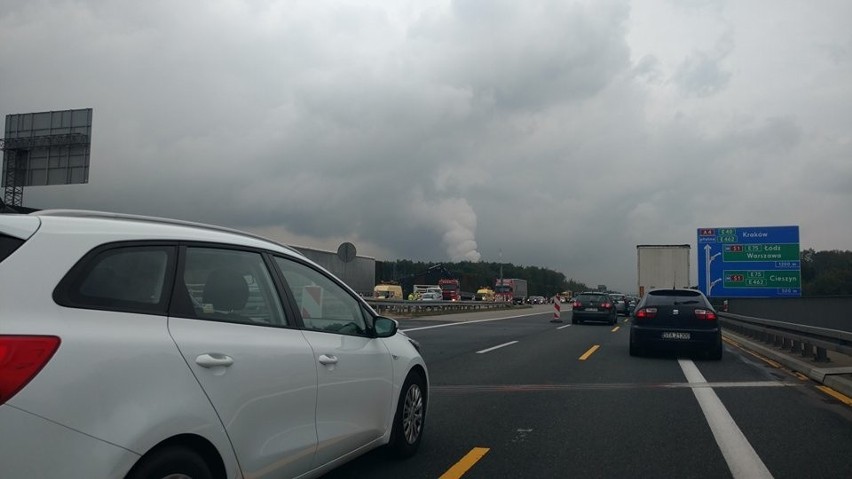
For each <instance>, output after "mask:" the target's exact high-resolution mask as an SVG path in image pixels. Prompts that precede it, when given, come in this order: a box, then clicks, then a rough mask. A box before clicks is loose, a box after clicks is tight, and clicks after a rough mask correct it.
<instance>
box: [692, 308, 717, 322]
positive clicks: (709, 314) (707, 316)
mask: <svg viewBox="0 0 852 479" xmlns="http://www.w3.org/2000/svg"><path fill="white" fill-rule="evenodd" d="M695 317H696V318H698V319H703V320H706V321H715V320H716V313H714V312H713V311H710V310H709V309H696V310H695Z"/></svg>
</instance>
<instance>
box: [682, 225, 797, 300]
mask: <svg viewBox="0 0 852 479" xmlns="http://www.w3.org/2000/svg"><path fill="white" fill-rule="evenodd" d="M799 254H800V250H799V227H798V226H765V227H741V228H698V288H699V289H700V290H701V291H703V292H704V294H706V295H707V296H708V297H713V296H715V297H721V298H734V297H739V298H774V297H797V296H801V295H802V272H801V264H802V263H801V260H800V257H799Z"/></svg>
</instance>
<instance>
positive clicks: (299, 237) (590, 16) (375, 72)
mask: <svg viewBox="0 0 852 479" xmlns="http://www.w3.org/2000/svg"><path fill="white" fill-rule="evenodd" d="M758 7H759V6H758V5H752V4H743V3H740V2H731V3H725V2H719V3H716V2H708V1H704V0H697V1H694V2H690V3H688V4H684V3H682V2H668V3H666V2H662V3H657V2H655V3H651V2H628V1H605V2H601V1H597V0H595V1H586V2H570V3H569V2H563V1H559V0H547V1H533V2H520V3H519V2H512V1H508V0H458V1H433V2H421V1H412V2H406V1H403V0H399V1H387V2H384V1H380V0H376V1H364V2H352V3H344V2H336V1H335V2H331V1H316V0H312V1H286V2H276V1H268V2H239V1H211V2H204V3H202V4H199V3H196V2H181V1H175V2H165V1H162V2H123V1H92V0H90V1H74V2H66V1H56V2H51V1H47V0H44V1H38V2H23V1H18V2H11V3H9V5H8V6H4V9H3V10H2V11H0V78H2V87H0V105H2V109H3V111H2V113H3V114H9V113H18V112H27V111H41V110H55V109H66V108H82V107H93V108H94V133H93V145H92V170H91V173H90V183H89V184H88V185H75V186H67V187H46V188H27V190H26V192H25V196H24V199H25V203H28V205H29V206H33V207H54V206H62V207H80V208H91V209H111V210H117V211H123V212H129V213H139V214H152V215H163V216H171V217H178V218H184V219H191V220H199V221H204V222H210V223H217V224H224V225H227V226H232V227H237V228H244V229H250V230H252V231H259V232H263V233H264V234H268V235H270V236H274V237H276V238H277V239H280V240H283V241H289V242H295V243H296V244H301V245H305V246H315V245H322V247H325V248H335V247H336V245H337V244H339V243H340V242H341V241H344V240H349V241H354V242H355V243H356V244H357V245H358V246H359V251H360V252H362V253H365V254H370V255H373V256H376V257H377V258H379V259H393V258H412V259H422V260H432V261H446V260H459V259H473V260H475V259H480V258H481V259H483V260H487V261H497V260H498V259H499V257H500V255H501V253H502V258H503V260H504V261H506V262H512V263H515V264H524V265H539V266H544V267H550V268H554V269H556V270H559V271H562V272H564V273H565V274H566V275H567V276H569V277H574V278H576V279H579V280H581V281H586V282H588V283H589V284H598V283H605V284H609V285H611V286H612V287H615V288H618V289H624V290H629V289H631V288H632V287H633V286H632V284H633V282H634V280H635V274H634V273H633V269H634V268H635V245H636V244H645V243H655V242H661V243H689V242H691V241H694V231H695V228H697V227H700V226H729V225H749V224H756V223H760V224H773V223H775V224H801V225H802V230H803V231H809V232H819V233H813V235H812V236H810V238H813V239H814V244H813V245H812V246H814V247H817V248H819V247H832V248H852V245H850V244H849V243H848V238H850V237H852V230H850V228H852V227H850V226H848V225H846V224H845V223H843V222H838V221H837V220H836V215H831V214H822V213H821V211H843V210H848V209H849V208H850V207H852V199H850V195H852V193H850V190H852V189H850V188H849V186H848V185H849V184H850V180H849V178H850V177H852V170H850V166H849V165H850V162H848V161H847V159H848V158H849V155H850V154H852V151H850V150H852V142H850V140H849V133H848V127H847V126H848V125H849V124H850V122H852V113H850V112H852V108H849V102H850V95H852V93H850V91H849V89H848V87H845V85H847V84H850V83H852V79H850V77H852V71H850V62H848V61H847V60H846V59H847V57H848V55H847V54H846V53H844V52H848V51H849V50H850V49H849V45H850V40H849V38H850V37H849V34H848V31H847V30H848V29H847V28H845V25H843V24H842V22H841V21H840V20H839V19H842V18H848V17H849V15H850V14H852V12H850V7H849V6H847V5H846V4H845V3H842V2H836V3H829V4H827V5H825V6H824V7H823V8H821V9H812V8H806V7H805V6H799V5H798V4H783V5H781V6H778V7H774V8H772V9H765V8H764V9H760V8H758ZM758 19H763V20H764V21H758ZM785 25H786V26H791V25H792V26H795V27H796V28H797V30H796V33H797V34H796V35H795V36H791V35H789V34H788V33H787V32H786V31H784V29H783V28H782V27H783V26H785ZM782 60H783V61H782ZM823 232H824V233H823ZM803 237H807V236H805V235H804V234H803ZM362 246H363V247H362Z"/></svg>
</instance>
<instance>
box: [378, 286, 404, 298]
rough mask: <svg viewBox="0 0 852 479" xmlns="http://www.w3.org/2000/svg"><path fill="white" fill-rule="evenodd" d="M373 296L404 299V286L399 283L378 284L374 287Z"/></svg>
mask: <svg viewBox="0 0 852 479" xmlns="http://www.w3.org/2000/svg"><path fill="white" fill-rule="evenodd" d="M373 297H374V298H376V299H403V298H402V286H400V285H398V284H377V285H376V287H375V288H373Z"/></svg>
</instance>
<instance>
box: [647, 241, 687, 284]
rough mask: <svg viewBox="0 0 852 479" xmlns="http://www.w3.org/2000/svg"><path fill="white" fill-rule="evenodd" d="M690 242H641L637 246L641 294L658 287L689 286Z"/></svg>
mask: <svg viewBox="0 0 852 479" xmlns="http://www.w3.org/2000/svg"><path fill="white" fill-rule="evenodd" d="M690 248H691V247H690V245H688V244H674V245H671V244H668V245H662V244H640V245H637V246H636V258H637V265H638V273H639V275H638V278H639V289H638V291H639V296H644V295H645V293H647V292H648V291H650V290H652V289H658V288H688V287H689V286H690V284H689V281H690V280H689V278H690V276H689V274H690V271H689V268H690V266H689V257H690Z"/></svg>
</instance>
